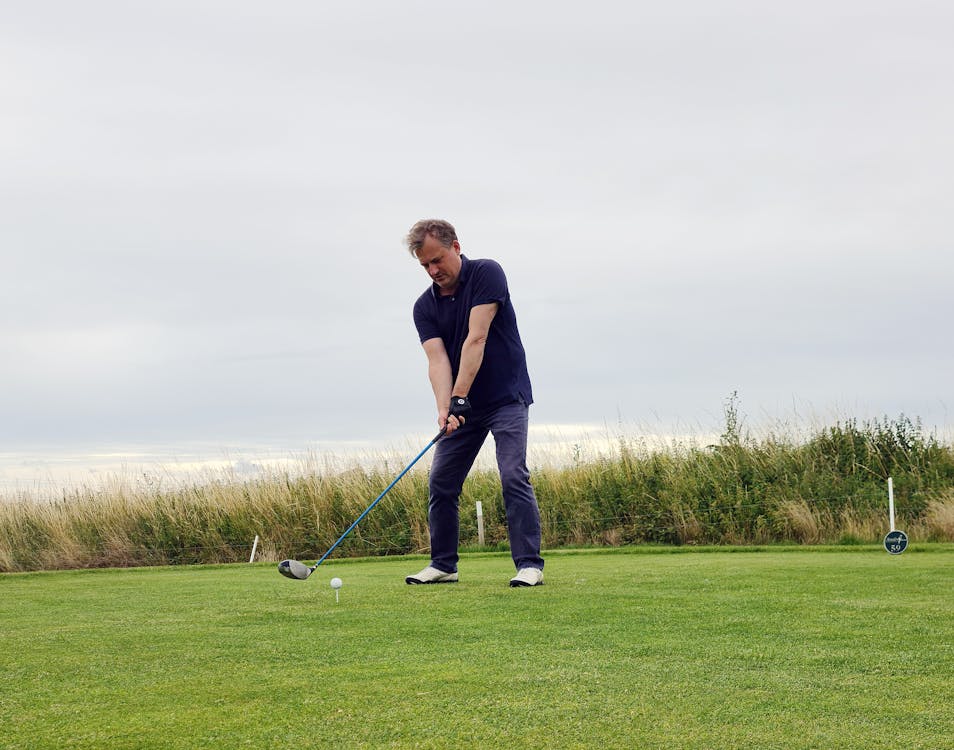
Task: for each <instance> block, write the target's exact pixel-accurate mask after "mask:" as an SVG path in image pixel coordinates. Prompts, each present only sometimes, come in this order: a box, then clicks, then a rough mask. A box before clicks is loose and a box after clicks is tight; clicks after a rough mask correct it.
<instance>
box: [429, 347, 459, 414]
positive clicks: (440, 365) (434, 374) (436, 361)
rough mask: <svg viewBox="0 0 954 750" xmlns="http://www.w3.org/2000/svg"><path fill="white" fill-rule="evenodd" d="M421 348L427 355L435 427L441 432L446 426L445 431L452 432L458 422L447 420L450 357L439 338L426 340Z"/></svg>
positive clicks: (451, 383) (450, 378) (450, 384)
mask: <svg viewBox="0 0 954 750" xmlns="http://www.w3.org/2000/svg"><path fill="white" fill-rule="evenodd" d="M422 346H423V347H424V353H425V354H426V355H427V377H428V378H429V379H430V381H431V390H433V391H434V400H435V401H436V403H437V425H438V427H440V428H441V429H442V430H443V429H444V426H445V425H446V426H447V431H448V432H453V431H454V430H456V429H457V428H458V427H460V422H459V421H458V420H457V419H456V418H454V419H451V420H448V419H447V414H448V410H449V408H450V400H451V390H452V386H453V373H452V372H451V363H450V357H448V356H447V350H446V349H445V348H444V342H443V341H442V340H441V339H439V338H433V339H428V340H427V341H425V342H424V343H423V344H422Z"/></svg>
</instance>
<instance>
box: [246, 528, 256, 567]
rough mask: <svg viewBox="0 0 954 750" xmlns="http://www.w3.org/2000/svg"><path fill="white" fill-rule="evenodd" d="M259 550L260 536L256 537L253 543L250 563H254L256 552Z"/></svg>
mask: <svg viewBox="0 0 954 750" xmlns="http://www.w3.org/2000/svg"><path fill="white" fill-rule="evenodd" d="M257 549H258V534H256V535H255V541H254V542H253V543H252V554H251V555H249V558H248V561H249V562H252V561H253V560H254V559H255V550H257Z"/></svg>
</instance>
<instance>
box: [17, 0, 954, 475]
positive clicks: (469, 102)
mask: <svg viewBox="0 0 954 750" xmlns="http://www.w3.org/2000/svg"><path fill="white" fill-rule="evenodd" d="M0 8H2V10H0V20H2V23H0V70H2V74H0V198H2V208H0V251H2V261H3V262H2V274H0V292H2V294H0V353H2V358H3V361H2V367H0V451H2V452H3V453H4V454H5V456H6V462H7V463H6V465H5V467H0V479H2V478H3V477H4V476H6V478H7V479H10V478H11V477H20V476H24V475H23V473H22V472H21V473H20V474H17V469H16V464H17V463H18V462H19V463H20V464H21V465H25V464H24V456H26V457H31V456H32V457H34V458H35V459H36V460H40V459H42V458H43V457H44V456H46V455H53V454H55V453H58V452H59V453H62V452H63V451H67V452H73V453H75V454H77V455H81V454H83V453H84V452H87V453H95V452H96V451H102V450H103V446H110V447H111V449H112V450H114V451H118V452H120V453H121V452H122V450H123V446H128V447H129V450H130V451H132V450H134V449H140V450H141V449H142V447H143V446H173V447H174V446H185V445H187V444H198V443H201V444H203V445H206V446H212V447H213V448H214V446H217V445H220V446H222V447H223V448H225V447H227V446H242V445H258V446H280V447H282V448H283V449H284V448H290V449H295V448H296V447H298V446H300V447H301V448H303V449H304V448H305V447H306V446H314V445H319V446H320V445H323V444H336V443H344V442H347V441H355V442H359V443H373V442H374V441H385V442H386V441H393V440H400V439H402V437H406V436H408V435H418V434H425V433H429V432H431V431H432V430H433V425H434V424H435V423H434V419H435V414H434V406H433V398H432V396H431V393H430V389H429V385H428V382H427V379H426V369H425V358H424V355H423V352H422V350H421V348H420V346H419V343H418V341H417V337H416V333H415V330H414V327H413V324H412V320H411V306H412V303H413V301H414V299H415V298H416V297H417V296H418V295H419V294H420V293H421V291H423V290H424V288H425V287H426V286H427V284H428V279H427V277H426V276H425V274H424V272H423V271H422V270H421V269H420V268H419V267H418V266H417V264H416V263H415V261H414V260H413V259H412V258H411V257H410V256H409V255H408V254H407V251H406V250H405V249H404V247H403V245H402V238H403V236H404V234H405V233H406V231H407V229H408V228H409V226H410V225H411V224H412V223H413V222H414V221H416V220H417V219H419V218H423V217H443V218H447V219H449V220H450V221H451V222H453V223H454V224H455V226H456V227H457V229H458V233H459V235H460V239H461V244H462V246H463V248H464V252H465V254H467V255H468V256H470V257H491V258H495V259H496V260H498V261H499V262H500V263H501V264H502V265H503V267H504V269H505V270H506V272H507V275H508V279H509V282H510V287H511V294H512V298H513V302H514V306H515V309H516V311H517V316H518V320H519V324H520V328H521V333H522V335H523V339H524V343H525V346H526V349H527V352H528V358H529V365H530V373H531V377H532V379H533V382H534V388H535V395H536V399H537V403H536V405H535V406H534V407H533V409H532V413H531V418H532V420H533V421H534V423H535V424H537V425H539V426H544V425H564V426H567V425H576V424H586V425H601V424H602V425H605V424H611V425H620V424H623V425H638V426H640V429H647V430H649V431H652V430H655V429H659V430H661V431H665V430H667V429H672V428H673V425H680V424H681V425H687V426H689V428H690V429H701V430H706V429H713V430H715V431H716V432H717V431H718V429H719V427H720V419H721V412H722V405H723V402H724V401H725V399H726V398H727V397H728V395H729V394H730V393H732V392H733V391H738V393H739V398H740V401H741V405H742V408H743V410H744V412H745V413H746V414H748V415H749V419H750V421H751V422H752V423H757V422H760V421H771V420H773V419H789V418H792V417H793V415H794V417H795V418H797V419H802V418H806V419H807V418H810V415H821V416H822V418H825V417H826V416H827V417H830V418H831V419H832V420H834V419H836V418H839V417H848V416H857V417H860V418H866V417H871V416H877V415H884V414H886V415H889V416H897V415H898V414H899V413H902V412H903V413H905V414H908V415H911V416H920V417H921V418H922V419H923V420H924V422H925V424H927V425H928V426H938V427H940V428H944V429H949V428H950V426H951V424H952V423H954V413H952V411H951V410H952V408H954V400H952V388H951V383H952V382H954V353H952V346H951V341H950V339H951V333H950V331H951V321H952V320H954V302H952V299H954V295H952V290H954V283H952V282H954V255H952V252H951V250H952V242H951V237H952V232H951V217H952V206H954V178H952V175H954V138H952V137H951V134H952V133H954V97H952V94H951V92H952V91H954V6H952V5H951V4H950V3H947V2H940V1H939V0H938V1H936V2H924V1H918V0H915V1H914V2H912V1H911V0H903V1H902V0H889V1H887V2H884V1H882V2H878V0H874V1H873V2H865V3H862V2H858V1H857V0H854V1H852V2H845V1H844V0H835V1H834V2H833V1H831V0H826V1H825V2H815V1H810V2H805V3H797V4H781V3H764V2H756V1H754V0H753V1H751V2H703V1H702V0H695V1H693V2H670V3H664V4H660V3H639V2H637V3H624V2H605V1H601V0H596V1H591V2H587V3H560V2H557V3H554V2H546V3H543V2H526V3H515V2H508V3H496V2H490V3H488V2H483V3H469V4H466V5H465V4H458V3H447V2H402V3H393V2H383V1H381V0H377V1H376V2H354V3H324V2H314V1H313V0H310V1H309V2H303V1H302V2H299V1H294V0H292V1H289V2H281V3H265V2H244V1H242V0H238V1H236V0H229V1H228V2H224V1H223V2H194V1H192V0H190V2H175V1H172V0H163V2H160V3H154V2H149V3H147V2H129V0H122V1H120V0H116V1H115V2H105V1H103V0H90V1H89V2H83V3H75V2H66V1H65V0H57V1H51V2H44V1H43V0H31V2H16V1H12V2H11V1H10V0H7V1H6V2H4V3H3V4H2V6H0ZM137 447H138V448H137ZM11 467H12V468H11ZM4 472H5V473H4Z"/></svg>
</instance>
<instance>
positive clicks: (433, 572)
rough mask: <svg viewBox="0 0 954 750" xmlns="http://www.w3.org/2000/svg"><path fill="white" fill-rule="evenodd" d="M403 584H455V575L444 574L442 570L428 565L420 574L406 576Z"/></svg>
mask: <svg viewBox="0 0 954 750" xmlns="http://www.w3.org/2000/svg"><path fill="white" fill-rule="evenodd" d="M404 582H405V583H457V574H456V573H445V572H444V571H443V570H438V569H437V568H432V567H431V566H430V565H428V566H427V567H426V568H424V570H422V571H421V572H420V573H416V574H415V575H412V576H408V577H407V578H405V579H404Z"/></svg>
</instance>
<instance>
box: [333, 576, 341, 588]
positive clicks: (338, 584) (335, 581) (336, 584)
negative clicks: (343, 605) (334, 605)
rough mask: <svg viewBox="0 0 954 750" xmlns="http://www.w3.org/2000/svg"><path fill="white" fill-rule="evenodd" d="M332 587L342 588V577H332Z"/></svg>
mask: <svg viewBox="0 0 954 750" xmlns="http://www.w3.org/2000/svg"><path fill="white" fill-rule="evenodd" d="M331 588H333V589H340V588H341V579H340V578H332V579H331Z"/></svg>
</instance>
